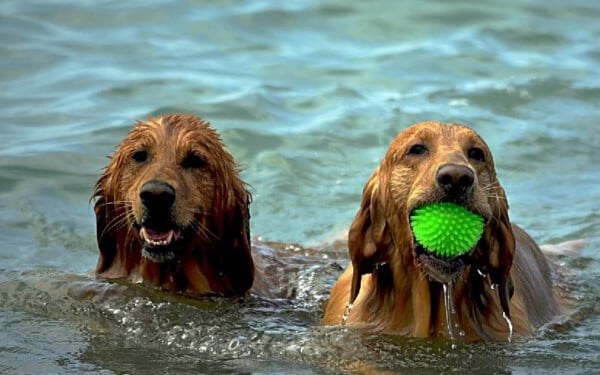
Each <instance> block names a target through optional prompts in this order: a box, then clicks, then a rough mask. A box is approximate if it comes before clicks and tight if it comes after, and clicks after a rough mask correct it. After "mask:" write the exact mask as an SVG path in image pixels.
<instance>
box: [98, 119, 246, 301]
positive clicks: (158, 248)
mask: <svg viewBox="0 0 600 375" xmlns="http://www.w3.org/2000/svg"><path fill="white" fill-rule="evenodd" d="M93 199H95V207H94V208H95V213H96V226H97V240H98V247H99V250H100V257H99V259H98V264H97V266H96V271H95V272H96V274H97V275H98V276H99V277H102V278H122V277H129V278H131V279H135V280H143V281H147V282H149V283H152V284H155V285H158V286H160V287H162V288H165V289H168V290H172V291H181V292H185V293H190V294H194V295H205V294H212V293H214V294H219V295H223V296H239V295H243V294H244V293H246V292H247V291H248V290H249V289H250V287H251V286H252V284H253V280H254V271H255V269H254V263H253V260H252V256H251V250H250V232H249V225H248V224H249V219H250V214H249V210H248V205H249V203H250V200H251V196H250V193H249V192H248V191H247V189H246V185H245V184H244V182H243V181H242V180H241V178H240V176H239V173H238V169H237V166H236V163H235V161H234V159H233V157H232V156H231V155H230V154H229V153H228V152H227V151H226V150H225V148H224V146H223V143H222V141H221V139H220V137H219V135H218V134H217V132H216V131H215V130H214V129H212V128H211V127H210V126H209V124H208V123H206V122H204V121H202V120H201V119H199V118H197V117H194V116H192V115H167V116H161V117H156V118H150V119H149V120H148V121H146V122H139V123H137V125H136V126H135V127H134V128H133V130H131V131H130V132H129V133H128V134H127V136H126V137H125V139H124V140H123V141H122V142H121V144H120V145H119V146H118V147H117V149H116V151H115V153H114V155H113V156H112V158H111V160H110V163H109V164H108V166H107V167H106V169H105V171H104V173H103V174H102V176H101V177H100V179H99V180H98V182H97V183H96V186H95V191H94V195H93Z"/></svg>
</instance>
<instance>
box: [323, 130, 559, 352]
mask: <svg viewBox="0 0 600 375" xmlns="http://www.w3.org/2000/svg"><path fill="white" fill-rule="evenodd" d="M435 202H453V203H456V204H459V205H461V206H463V207H465V208H467V209H468V210H470V211H472V212H475V213H477V214H479V215H481V216H482V217H483V218H484V220H485V227H484V232H483V235H482V238H481V239H480V240H479V242H478V244H477V245H476V246H475V248H474V249H473V250H472V251H471V252H470V253H468V254H467V255H466V256H462V257H459V258H457V259H439V258H436V257H435V256H434V255H433V254H432V253H429V252H428V251H427V250H425V249H424V248H423V247H422V246H421V245H420V244H419V243H417V242H416V241H415V238H414V236H413V233H412V230H411V225H410V221H409V220H410V219H409V218H410V216H411V213H412V212H413V211H414V210H415V209H417V208H419V207H421V206H423V205H425V204H429V203H435ZM348 248H349V253H350V259H351V264H350V265H349V266H348V268H347V269H346V271H345V272H344V273H343V275H342V276H341V277H340V278H339V280H338V281H337V283H336V284H335V285H334V287H333V289H332V291H331V296H330V299H329V302H328V305H327V308H326V311H325V315H324V318H323V321H322V323H323V324H325V325H334V324H339V323H341V322H342V321H344V324H346V325H347V326H350V327H357V328H364V329H366V330H368V331H371V332H383V333H394V334H400V335H405V336H413V337H439V336H443V337H464V338H465V339H466V340H469V341H472V340H506V339H507V338H510V336H511V334H512V332H514V333H515V334H517V335H520V336H526V335H529V334H531V333H532V331H533V330H534V329H535V328H536V327H538V326H540V325H542V324H544V323H546V322H548V321H549V320H551V319H552V318H553V317H555V316H556V315H557V314H559V313H560V310H561V309H560V307H559V304H558V302H557V299H556V297H555V295H554V292H553V289H552V280H551V269H550V266H549V263H548V262H547V260H546V258H545V257H544V255H543V254H542V252H541V251H540V249H539V248H538V246H537V245H536V243H535V242H534V241H533V240H532V239H531V237H529V236H528V235H527V233H525V231H523V230H522V229H521V228H519V227H518V226H516V225H514V224H511V222H510V219H509V216H508V202H507V199H506V195H505V193H504V189H503V188H502V187H501V185H500V183H499V181H498V178H497V176H496V171H495V169H494V161H493V159H492V154H491V152H490V150H489V148H488V146H487V145H486V143H485V142H484V141H483V139H482V138H481V137H480V136H479V135H478V134H477V133H475V131H473V130H472V129H470V128H469V127H467V126H464V125H457V124H443V123H437V122H424V123H418V124H415V125H413V126H411V127H409V128H407V129H406V130H404V131H402V132H401V133H400V134H398V136H397V137H396V138H395V139H394V141H393V142H392V144H391V146H390V148H389V149H388V151H387V153H386V155H385V157H384V158H383V161H382V162H381V164H380V166H379V167H378V168H377V169H376V170H375V172H374V173H373V175H372V176H371V177H370V179H369V180H368V182H367V184H366V186H365V188H364V190H363V197H362V203H361V205H360V209H359V211H358V213H357V215H356V217H355V219H354V221H353V223H352V226H351V228H350V231H349V235H348ZM444 288H447V293H446V294H445V293H444ZM446 295H447V298H445V296H446ZM349 303H351V304H352V305H351V306H350V307H347V305H348V304H349Z"/></svg>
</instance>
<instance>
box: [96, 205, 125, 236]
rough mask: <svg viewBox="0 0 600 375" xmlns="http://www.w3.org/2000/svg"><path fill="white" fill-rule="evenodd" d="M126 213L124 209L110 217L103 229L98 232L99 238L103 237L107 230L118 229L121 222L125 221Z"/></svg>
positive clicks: (121, 224)
mask: <svg viewBox="0 0 600 375" xmlns="http://www.w3.org/2000/svg"><path fill="white" fill-rule="evenodd" d="M127 215H128V212H127V211H125V212H121V213H120V214H118V215H117V216H115V217H114V218H112V220H111V221H109V222H108V224H106V226H105V227H104V230H103V231H102V233H101V234H100V237H99V238H103V237H104V235H105V234H106V233H107V232H109V231H112V230H117V229H120V228H121V227H122V226H123V224H124V223H126V222H127V220H126V219H127Z"/></svg>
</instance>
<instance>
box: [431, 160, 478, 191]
mask: <svg viewBox="0 0 600 375" xmlns="http://www.w3.org/2000/svg"><path fill="white" fill-rule="evenodd" d="M435 180H436V181H437V184H438V185H439V187H441V188H442V190H443V191H444V192H445V193H446V194H447V195H450V196H454V197H458V196H462V195H465V194H467V193H469V192H470V191H471V189H472V188H473V184H474V183H475V173H474V172H473V170H472V169H471V168H469V167H467V166H464V165H459V164H445V165H442V166H441V167H440V168H439V169H438V171H437V175H436V176H435Z"/></svg>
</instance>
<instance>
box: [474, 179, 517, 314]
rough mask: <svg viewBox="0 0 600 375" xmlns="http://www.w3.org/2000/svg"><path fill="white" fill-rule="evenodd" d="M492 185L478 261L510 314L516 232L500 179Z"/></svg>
mask: <svg viewBox="0 0 600 375" xmlns="http://www.w3.org/2000/svg"><path fill="white" fill-rule="evenodd" d="M494 185H495V186H496V188H495V190H494V194H493V198H491V199H492V201H491V202H490V205H491V206H492V214H493V219H492V220H491V221H490V222H489V223H488V224H487V225H486V228H485V230H484V233H483V238H482V241H481V245H480V246H484V249H483V250H484V251H481V252H480V253H479V256H481V257H483V259H479V260H478V261H477V263H479V264H482V268H483V269H484V272H486V273H488V274H489V275H490V277H491V281H492V283H494V284H497V285H498V286H499V288H498V293H499V297H500V303H501V305H502V309H503V310H504V312H505V313H506V315H507V316H508V317H510V311H509V301H510V297H511V295H512V288H513V285H512V280H511V279H510V270H511V267H512V264H513V258H514V253H515V246H516V244H515V235H514V233H513V230H512V226H511V224H510V219H509V216H508V201H507V200H506V193H505V192H504V189H503V188H502V187H501V186H500V183H498V182H497V181H496V183H495V184H494Z"/></svg>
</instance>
